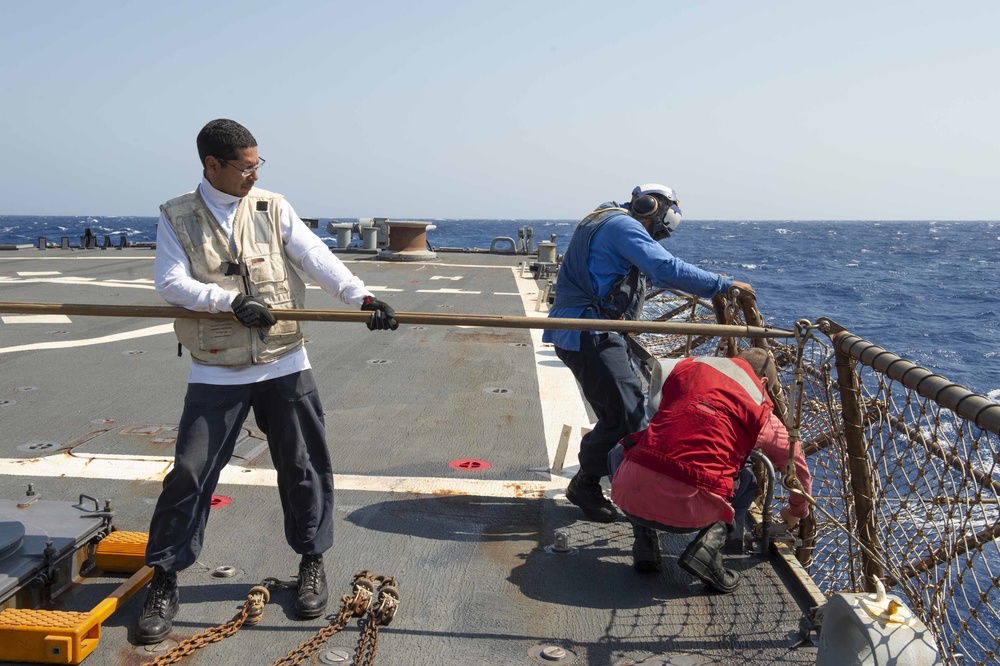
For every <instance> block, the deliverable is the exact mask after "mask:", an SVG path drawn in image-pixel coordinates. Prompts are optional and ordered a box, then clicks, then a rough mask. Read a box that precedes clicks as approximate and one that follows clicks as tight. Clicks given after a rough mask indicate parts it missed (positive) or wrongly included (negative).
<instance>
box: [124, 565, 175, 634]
mask: <svg viewBox="0 0 1000 666" xmlns="http://www.w3.org/2000/svg"><path fill="white" fill-rule="evenodd" d="M180 605H181V595H180V591H179V590H178V589H177V574H176V573H167V572H166V571H163V570H162V569H154V570H153V580H152V582H150V584H149V590H148V591H147V592H146V602H145V603H144V604H143V605H142V614H141V615H139V621H138V622H137V623H136V626H135V642H136V643H139V644H140V645H151V644H153V643H159V642H160V641H162V640H163V639H164V638H166V637H167V635H168V634H170V630H171V629H172V628H173V626H174V622H173V620H174V616H175V615H177V608H178V607H179V606H180Z"/></svg>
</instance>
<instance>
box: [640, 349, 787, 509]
mask: <svg viewBox="0 0 1000 666" xmlns="http://www.w3.org/2000/svg"><path fill="white" fill-rule="evenodd" d="M772 410H773V405H772V404H771V400H770V398H768V397H767V392H766V391H764V388H763V386H762V385H761V383H760V380H759V379H757V376H756V375H755V374H754V372H753V370H752V369H751V368H750V364H749V363H747V362H746V361H744V360H742V359H736V358H717V357H714V356H699V357H694V358H687V359H684V360H682V361H681V362H679V363H678V364H677V365H676V366H675V367H674V368H673V370H671V372H670V374H669V375H667V377H666V380H665V381H664V383H663V390H662V396H661V400H660V407H659V409H658V410H657V412H656V414H654V415H653V418H652V419H651V420H650V422H649V426H648V427H647V428H646V429H645V430H643V431H641V432H637V433H633V434H631V435H629V436H628V438H627V440H630V441H631V442H633V443H634V445H633V446H631V447H630V448H628V450H627V451H626V452H625V456H626V457H627V458H628V459H629V460H631V461H633V462H635V463H636V464H639V465H642V466H643V467H646V468H648V469H652V470H656V471H658V472H661V473H663V474H666V475H667V476H670V477H672V478H675V479H678V480H680V481H684V482H685V483H688V484H690V485H692V486H695V487H696V488H701V489H703V490H707V491H709V492H713V493H716V494H718V495H721V496H722V497H727V498H728V497H732V496H733V479H734V478H735V477H736V475H737V474H739V472H740V470H741V469H743V466H744V465H745V464H746V460H747V457H748V456H749V455H750V451H751V450H752V449H753V447H754V445H755V444H756V443H757V436H758V435H759V434H760V431H761V429H762V428H763V427H764V424H765V423H766V422H767V419H768V417H769V415H770V414H771V411H772Z"/></svg>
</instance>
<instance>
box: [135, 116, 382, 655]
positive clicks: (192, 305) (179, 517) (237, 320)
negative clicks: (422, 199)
mask: <svg viewBox="0 0 1000 666" xmlns="http://www.w3.org/2000/svg"><path fill="white" fill-rule="evenodd" d="M197 144H198V155H199V157H200V158H201V163H202V168H203V178H202V181H201V184H200V185H199V186H198V188H197V189H196V190H195V191H193V192H189V193H187V194H183V195H181V196H179V197H176V198H174V199H171V200H170V201H168V202H166V203H165V204H163V205H162V206H161V207H160V220H159V225H158V227H157V235H156V267H155V273H156V290H157V291H158V292H159V293H160V295H161V296H163V298H164V300H166V301H167V302H168V303H170V304H172V305H176V306H180V307H183V308H187V309H189V310H195V311H199V312H232V313H233V318H232V320H231V321H225V320H219V319H178V320H177V321H176V322H175V323H174V329H175V331H176V333H177V339H178V340H179V341H180V342H181V344H183V345H184V347H185V348H186V349H187V350H188V352H189V353H190V354H191V360H192V363H191V372H190V374H189V376H188V390H187V396H186V397H185V400H184V411H183V413H182V414H181V420H180V425H179V426H178V433H177V443H176V449H175V453H174V465H173V468H172V470H171V471H170V473H169V474H167V476H166V478H165V479H164V480H163V490H162V492H161V494H160V497H159V500H158V501H157V504H156V508H155V510H154V512H153V517H152V520H151V522H150V528H149V543H148V545H147V548H146V564H147V565H148V566H151V567H153V569H154V575H153V581H152V583H151V584H150V587H149V592H148V594H147V597H146V601H145V603H144V605H143V608H142V613H141V615H140V617H139V620H138V624H137V627H136V634H135V635H136V641H137V642H139V643H143V644H150V643H158V642H160V641H162V640H163V639H164V638H166V637H167V635H168V634H169V633H170V630H171V628H172V626H173V618H174V616H175V615H176V614H177V610H178V607H179V602H180V596H179V593H178V589H177V572H178V571H181V570H183V569H185V568H187V567H189V566H191V565H192V564H194V562H195V561H196V560H197V558H198V554H199V553H200V552H201V547H202V543H203V541H204V536H205V526H206V523H207V521H208V514H209V506H210V502H211V497H212V494H213V492H214V491H215V486H216V484H217V482H218V478H219V474H220V473H221V471H222V469H223V467H225V465H226V464H228V462H229V460H230V458H231V457H232V454H233V448H234V446H235V444H236V440H237V437H238V435H239V433H240V430H241V428H242V426H243V422H244V421H245V420H246V418H247V416H249V413H250V410H251V409H252V410H253V412H254V417H255V419H256V421H257V425H258V426H259V427H260V429H261V430H262V431H264V434H265V435H266V437H267V443H268V447H269V448H270V451H271V458H272V460H273V461H274V465H275V470H276V472H277V476H278V494H279V496H280V499H281V505H282V507H283V510H284V524H285V539H286V540H287V542H288V545H289V546H291V547H292V549H293V550H294V551H295V552H296V553H298V554H299V555H300V556H301V561H300V564H299V577H298V581H299V583H298V598H297V600H296V603H295V611H296V613H297V615H298V616H299V617H301V618H315V617H319V616H320V615H322V614H323V611H324V609H325V608H326V604H327V596H328V594H327V584H326V574H325V571H324V569H323V553H324V552H326V551H327V550H329V549H330V547H331V546H332V545H333V466H332V464H331V462H330V453H329V450H328V449H327V444H326V428H325V425H324V422H323V406H322V405H321V403H320V399H319V395H318V393H317V391H316V384H315V381H314V380H313V375H312V370H311V369H310V368H311V366H310V364H309V358H308V356H307V355H306V350H305V347H304V346H303V338H302V332H301V330H300V329H299V326H298V323H297V322H294V321H290V320H281V321H278V320H276V318H275V317H274V315H273V314H272V311H274V310H283V309H291V308H302V307H303V302H304V294H305V288H304V285H303V283H302V280H301V279H300V278H299V276H298V274H297V273H296V271H295V269H299V270H301V271H302V272H304V273H305V274H306V275H308V276H309V278H310V279H312V280H313V281H315V282H316V283H317V284H318V285H319V286H320V287H321V288H322V289H323V290H324V291H326V292H328V293H329V294H331V295H332V296H334V297H336V298H339V299H340V300H341V301H342V302H344V303H348V304H355V305H360V306H361V309H362V310H368V311H371V313H372V315H371V318H370V319H369V321H368V323H367V325H368V328H369V330H388V329H392V330H395V329H396V328H397V326H398V325H397V323H396V320H395V319H394V316H395V312H394V311H393V309H392V308H391V307H389V306H388V305H386V304H385V303H383V302H382V301H379V300H378V299H376V298H375V297H374V296H373V295H372V294H371V292H370V291H368V289H366V288H365V285H364V284H363V283H362V282H361V280H360V279H358V278H357V277H356V276H354V275H352V274H351V272H350V271H349V270H348V269H347V268H346V267H345V266H344V264H343V263H342V262H341V261H340V260H339V259H337V258H336V257H335V256H334V255H333V254H331V252H330V250H329V248H328V247H327V246H326V245H325V244H324V243H323V242H322V241H321V240H320V239H319V237H317V236H316V235H315V234H314V233H313V232H312V231H311V230H310V229H309V228H308V227H307V226H306V225H305V223H303V222H302V220H301V219H299V217H298V215H296V214H295V211H294V210H292V207H291V205H289V204H288V202H287V201H285V199H284V197H282V196H281V195H280V194H275V193H273V192H268V191H266V190H261V189H258V188H257V187H255V183H256V182H257V179H258V171H259V169H260V167H261V166H263V164H264V160H263V159H260V157H259V155H258V154H257V141H256V140H255V139H254V137H253V135H252V134H250V132H249V131H248V130H247V129H246V128H245V127H243V126H242V125H240V124H239V123H237V122H234V121H232V120H225V119H220V120H213V121H212V122H210V123H208V124H207V125H205V127H204V128H203V129H202V130H201V132H200V133H199V134H198V140H197Z"/></svg>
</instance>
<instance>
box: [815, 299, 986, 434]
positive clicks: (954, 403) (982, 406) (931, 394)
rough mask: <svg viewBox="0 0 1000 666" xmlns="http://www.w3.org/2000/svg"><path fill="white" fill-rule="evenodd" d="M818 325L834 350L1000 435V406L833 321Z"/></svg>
mask: <svg viewBox="0 0 1000 666" xmlns="http://www.w3.org/2000/svg"><path fill="white" fill-rule="evenodd" d="M818 323H819V325H820V328H821V329H822V330H824V332H826V333H827V335H829V336H830V339H831V340H832V341H833V346H834V348H835V349H837V350H839V351H842V352H843V353H844V354H847V355H848V356H850V357H851V358H853V359H855V360H856V361H858V362H860V363H862V364H864V365H867V366H868V367H870V368H872V369H874V370H877V371H878V372H881V373H882V374H883V375H885V376H886V377H888V378H889V379H892V380H895V381H898V382H899V383H901V384H902V385H903V386H905V387H906V388H908V389H911V390H913V391H916V392H917V393H918V394H919V395H922V396H923V397H925V398H928V399H930V400H933V401H934V402H936V403H937V404H939V405H941V406H942V407H945V408H947V409H950V410H951V411H953V412H955V414H957V415H958V416H961V417H962V418H963V419H965V420H967V421H969V422H971V423H975V424H976V426H977V427H979V428H982V429H983V430H987V431H989V432H991V433H993V434H995V435H1000V404H998V403H996V402H994V401H992V400H990V399H989V398H987V397H986V396H983V395H979V394H978V393H975V392H973V391H970V390H969V389H968V388H966V387H964V386H961V385H959V384H955V383H952V382H951V381H949V380H948V379H947V378H945V377H942V376H941V375H938V374H935V373H933V372H931V371H930V370H928V369H927V368H923V367H920V366H919V365H917V364H916V363H913V362H912V361H907V360H906V359H904V358H902V357H900V356H897V355H896V354H893V353H892V352H889V351H886V350H885V349H883V348H882V347H879V346H878V345H875V344H874V343H871V342H868V341H867V340H863V339H861V338H860V337H858V336H857V335H854V334H853V333H851V332H850V331H848V330H846V329H844V327H842V326H841V325H840V324H838V323H837V322H835V321H833V320H831V319H828V318H826V317H823V318H821V319H820V320H819V321H818Z"/></svg>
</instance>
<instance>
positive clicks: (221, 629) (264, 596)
mask: <svg viewBox="0 0 1000 666" xmlns="http://www.w3.org/2000/svg"><path fill="white" fill-rule="evenodd" d="M270 598H271V593H270V592H268V590H267V588H266V587H264V586H263V585H255V586H254V587H252V588H251V589H250V592H249V593H248V594H247V600H246V602H245V603H244V604H243V608H241V609H240V612H239V613H237V614H236V615H235V616H234V617H233V619H232V620H230V621H229V622H227V623H225V624H221V625H219V626H218V627H212V628H211V629H207V630H205V631H203V632H201V633H200V634H197V635H195V636H192V637H191V638H188V639H187V640H185V641H181V642H180V643H178V644H177V645H175V646H174V647H172V648H171V649H170V650H167V651H166V652H164V653H163V654H161V655H160V656H158V657H157V658H156V659H154V660H153V661H151V662H149V663H150V664H155V665H156V666H162V665H163V664H176V663H177V662H178V661H180V660H181V659H183V658H184V657H186V656H188V655H190V654H191V653H193V652H194V651H195V650H198V649H200V648H203V647H205V646H206V645H211V644H212V643H218V642H219V641H221V640H222V639H224V638H228V637H229V636H232V635H233V634H235V633H236V632H237V631H239V630H240V627H242V626H243V625H244V624H246V625H248V626H249V625H254V624H257V623H258V622H259V621H260V618H261V616H262V615H263V613H264V604H266V603H267V602H268V601H269V600H270Z"/></svg>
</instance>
